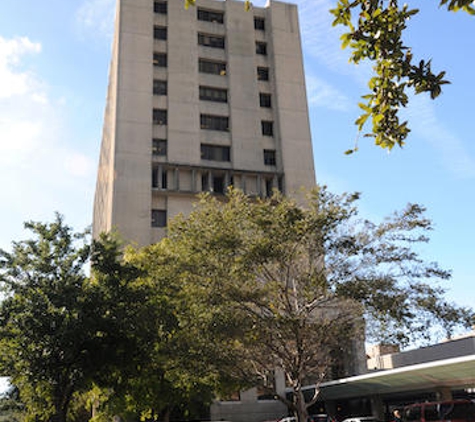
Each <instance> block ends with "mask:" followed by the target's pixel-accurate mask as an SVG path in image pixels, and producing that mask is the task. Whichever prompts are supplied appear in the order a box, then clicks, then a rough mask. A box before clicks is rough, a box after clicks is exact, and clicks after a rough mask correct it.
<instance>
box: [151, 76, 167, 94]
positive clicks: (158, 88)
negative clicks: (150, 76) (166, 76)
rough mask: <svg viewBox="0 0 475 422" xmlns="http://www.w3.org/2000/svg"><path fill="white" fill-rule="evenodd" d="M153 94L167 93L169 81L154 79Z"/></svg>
mask: <svg viewBox="0 0 475 422" xmlns="http://www.w3.org/2000/svg"><path fill="white" fill-rule="evenodd" d="M153 95H167V81H162V80H159V79H154V80H153Z"/></svg>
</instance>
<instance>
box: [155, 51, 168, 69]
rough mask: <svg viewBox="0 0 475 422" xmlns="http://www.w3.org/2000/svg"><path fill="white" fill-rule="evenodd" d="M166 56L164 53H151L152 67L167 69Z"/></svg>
mask: <svg viewBox="0 0 475 422" xmlns="http://www.w3.org/2000/svg"><path fill="white" fill-rule="evenodd" d="M167 64H168V61H167V55H166V54H165V53H153V65H154V66H158V67H167Z"/></svg>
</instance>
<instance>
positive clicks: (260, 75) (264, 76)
mask: <svg viewBox="0 0 475 422" xmlns="http://www.w3.org/2000/svg"><path fill="white" fill-rule="evenodd" d="M257 80H259V81H268V80H269V68H268V67H258V68H257Z"/></svg>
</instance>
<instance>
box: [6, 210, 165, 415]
mask: <svg viewBox="0 0 475 422" xmlns="http://www.w3.org/2000/svg"><path fill="white" fill-rule="evenodd" d="M25 227H26V228H27V229H29V230H30V231H31V232H32V233H33V238H32V239H29V240H25V241H21V242H14V243H13V248H12V251H11V252H6V251H4V250H1V251H0V286H1V288H2V292H3V293H4V295H5V298H4V300H3V301H2V303H1V304H0V373H2V374H5V375H8V376H10V377H11V382H12V384H13V385H15V386H17V387H18V388H19V391H20V397H21V400H22V402H23V403H24V404H25V405H26V409H27V413H28V417H27V419H28V418H30V419H32V420H39V421H51V422H64V421H66V419H67V418H68V414H69V413H68V410H69V409H70V407H71V402H72V400H73V397H75V394H76V395H77V394H80V393H84V392H86V391H88V390H89V389H90V388H91V387H92V386H93V385H94V384H97V385H99V386H103V387H107V388H108V389H113V390H112V391H114V393H115V394H117V395H120V394H121V395H125V394H126V391H127V390H126V388H127V386H128V385H127V382H126V380H127V379H128V377H132V376H136V374H137V371H138V370H139V368H140V364H141V363H142V362H143V361H147V359H148V352H149V347H150V346H149V345H150V344H154V343H156V334H155V332H156V321H158V320H159V315H157V313H159V312H160V311H161V308H158V309H156V308H155V307H152V306H148V305H149V304H148V302H147V295H148V293H149V292H148V289H147V287H146V286H143V285H141V284H138V283H136V280H137V277H138V275H139V272H138V270H137V269H136V268H135V267H133V266H130V265H128V264H127V263H123V262H122V261H121V259H120V258H121V256H120V249H119V247H120V243H119V242H118V240H117V239H116V238H115V237H114V236H104V237H103V238H102V239H101V240H100V241H98V242H94V244H93V246H92V247H91V245H90V242H89V236H88V234H87V233H73V232H72V229H71V228H70V227H68V226H66V225H65V224H64V222H63V218H62V217H61V216H59V215H57V216H56V219H55V221H54V222H52V223H50V224H44V223H33V222H29V223H26V224H25ZM90 259H91V260H92V262H93V264H94V271H93V273H94V276H93V277H92V279H91V278H90V277H87V276H86V274H85V272H84V270H85V265H86V263H88V261H89V260H90ZM78 397H79V396H78ZM76 410H77V409H76ZM78 412H79V411H78V410H77V411H76V413H78ZM71 417H72V416H71ZM28 420H29V419H28Z"/></svg>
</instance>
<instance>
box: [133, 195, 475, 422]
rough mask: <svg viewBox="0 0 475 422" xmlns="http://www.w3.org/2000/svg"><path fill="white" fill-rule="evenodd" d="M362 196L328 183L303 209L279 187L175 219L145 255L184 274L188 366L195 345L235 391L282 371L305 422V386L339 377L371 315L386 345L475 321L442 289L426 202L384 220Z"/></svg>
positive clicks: (177, 296) (182, 314)
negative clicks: (427, 258) (369, 217)
mask: <svg viewBox="0 0 475 422" xmlns="http://www.w3.org/2000/svg"><path fill="white" fill-rule="evenodd" d="M357 199H358V195H346V194H345V195H341V196H339V195H334V194H331V193H329V192H328V191H327V190H326V189H325V188H319V189H316V190H315V191H313V192H312V193H311V194H310V195H309V198H308V204H307V206H306V208H302V207H300V206H298V205H297V204H296V203H295V202H294V201H293V200H291V199H288V198H285V197H283V196H281V195H279V194H276V195H275V196H274V197H272V198H271V199H266V200H256V201H253V200H251V199H250V198H248V197H247V196H245V195H244V194H242V193H241V192H239V191H232V192H231V193H230V194H229V195H228V198H227V201H226V202H225V203H222V202H220V201H219V200H218V199H216V198H213V197H211V196H209V195H207V196H204V197H202V199H201V201H200V202H199V204H198V206H197V208H196V209H195V210H194V211H193V212H192V213H191V214H190V216H189V217H187V218H184V217H178V218H177V219H175V220H174V221H173V222H172V223H171V224H170V226H169V231H168V237H167V238H166V239H164V240H163V241H162V242H161V243H159V244H157V245H153V246H150V247H148V248H146V249H145V250H144V251H142V252H141V254H142V255H141V260H142V262H143V269H144V271H148V272H149V274H150V276H151V277H152V279H154V278H155V279H156V280H162V281H164V280H166V278H167V277H166V276H164V274H166V273H168V275H169V277H173V278H174V280H175V281H174V282H173V285H174V286H175V288H176V292H175V293H174V295H173V298H174V299H173V300H174V301H175V304H174V307H175V309H176V318H177V320H178V325H179V326H180V328H181V333H180V335H179V337H178V338H179V339H180V342H182V343H181V344H183V345H185V348H184V349H183V353H181V352H179V350H180V349H176V355H177V359H178V361H179V360H180V357H181V358H182V357H183V356H185V354H184V352H185V350H186V351H187V353H188V355H187V356H189V358H190V360H191V361H192V362H200V361H201V362H202V365H198V366H197V373H198V374H201V371H202V369H201V368H203V374H206V373H207V374H208V375H209V374H215V377H216V381H217V385H219V384H221V385H222V386H223V387H226V386H228V388H229V386H232V388H236V387H238V386H241V387H244V386H246V385H256V384H258V383H261V384H263V385H264V386H265V385H267V386H268V387H269V388H272V385H269V384H268V383H267V381H268V380H269V377H268V376H269V374H270V373H272V372H273V370H274V369H275V368H277V367H278V368H281V369H282V370H283V371H284V373H285V377H286V380H287V384H288V385H290V386H291V387H292V388H293V391H294V395H293V401H292V402H287V401H286V398H285V397H283V396H281V397H280V399H281V400H282V401H284V402H286V403H287V404H288V405H289V406H290V407H291V408H292V409H293V410H294V411H295V412H296V414H298V416H299V420H305V417H306V412H307V410H306V408H307V407H308V406H309V405H310V404H311V403H310V402H307V403H305V400H304V398H303V393H302V386H303V385H304V384H305V383H308V382H315V383H317V384H318V383H319V382H321V381H322V380H324V379H327V378H328V377H329V376H330V375H331V374H330V371H331V368H332V367H335V364H337V363H339V362H338V361H337V360H336V357H337V355H338V354H339V353H342V352H343V350H344V349H348V348H349V347H348V345H349V343H350V342H351V340H348V339H349V338H354V337H355V336H356V337H358V334H361V333H362V323H363V318H364V319H365V320H366V322H367V323H369V324H370V328H372V329H376V330H377V333H376V335H377V338H378V340H379V341H381V340H387V341H397V342H399V343H402V344H406V343H407V342H408V341H410V340H414V339H417V338H421V337H424V335H427V334H428V333H430V330H431V329H432V328H433V327H436V326H438V325H440V324H441V325H442V326H443V328H445V329H447V330H448V331H449V332H450V330H452V329H453V328H454V327H455V326H456V325H457V324H466V325H470V322H471V317H472V314H471V312H469V311H468V310H466V309H459V308H457V307H456V306H454V305H452V304H449V303H447V302H446V301H445V300H444V299H443V290H442V289H440V288H439V287H435V285H434V284H433V280H437V279H447V278H449V273H447V272H446V271H443V270H440V269H439V268H438V266H437V265H436V264H433V263H426V262H424V261H423V260H422V259H421V258H420V257H419V256H418V254H417V253H416V251H415V249H414V245H415V244H417V243H418V242H426V241H427V240H428V238H427V236H426V232H427V231H428V230H430V228H431V227H430V221H428V220H427V219H426V218H425V217H424V215H423V213H424V209H423V208H422V207H420V206H417V205H408V207H407V208H406V209H405V210H403V211H402V212H401V213H396V214H395V215H393V216H391V217H390V218H388V219H387V220H385V221H383V222H382V223H379V224H375V223H371V222H368V221H359V220H358V219H357V208H356V205H355V204H356V201H357ZM371 331H372V330H371V329H370V330H369V333H371ZM360 339H361V340H362V337H361V336H360ZM178 344H180V343H178ZM181 364H186V363H185V362H183V361H182V362H181ZM340 375H341V374H340ZM225 390H226V388H223V391H225ZM273 393H274V394H275V393H276V391H273ZM317 393H318V391H317ZM315 398H316V397H314V399H313V400H315Z"/></svg>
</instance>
